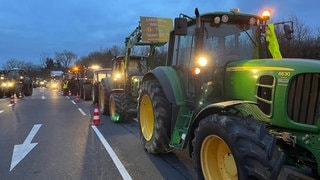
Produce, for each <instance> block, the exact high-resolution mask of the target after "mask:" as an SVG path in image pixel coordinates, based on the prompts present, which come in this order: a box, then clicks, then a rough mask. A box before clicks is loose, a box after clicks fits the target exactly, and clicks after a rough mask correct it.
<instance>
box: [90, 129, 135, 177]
mask: <svg viewBox="0 0 320 180" xmlns="http://www.w3.org/2000/svg"><path fill="white" fill-rule="evenodd" d="M91 127H92V129H93V130H94V132H95V133H96V134H97V136H98V137H99V139H100V141H101V143H102V144H103V146H104V148H105V149H106V150H107V152H108V153H109V155H110V157H111V159H112V161H113V163H114V164H115V165H116V167H117V168H118V171H119V172H120V174H121V176H122V178H123V179H125V180H132V178H131V176H130V174H129V173H128V171H127V170H126V168H125V167H124V166H123V164H122V163H121V161H120V160H119V158H118V156H117V155H116V153H115V152H114V151H113V149H112V148H111V146H110V145H109V143H108V142H107V140H106V139H105V138H104V137H103V135H102V134H101V132H100V131H99V130H98V128H97V127H96V126H95V125H92V126H91Z"/></svg>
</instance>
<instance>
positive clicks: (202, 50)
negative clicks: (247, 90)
mask: <svg viewBox="0 0 320 180" xmlns="http://www.w3.org/2000/svg"><path fill="white" fill-rule="evenodd" d="M180 16H181V17H179V18H176V19H175V28H174V31H173V32H171V35H170V46H171V48H169V52H168V65H171V66H173V67H175V68H176V69H177V72H178V75H179V76H180V77H181V78H180V79H182V80H183V82H182V83H183V86H184V90H185V94H184V95H185V97H186V98H187V99H188V102H189V103H190V105H191V106H194V105H195V104H198V103H194V102H195V101H198V102H199V103H200V105H201V104H202V103H204V102H206V101H207V102H208V103H212V102H218V101H220V100H221V98H222V97H223V95H224V94H223V92H224V91H223V88H224V87H223V83H222V82H223V78H224V70H225V67H226V65H227V64H228V63H229V62H232V61H239V60H250V59H263V58H270V57H271V56H272V55H273V54H271V53H270V52H269V51H268V47H267V46H268V45H269V43H268V42H267V41H266V30H267V20H268V19H269V16H270V15H268V14H265V15H263V16H257V15H252V14H244V13H240V12H239V11H238V9H233V10H232V11H231V12H214V13H208V14H204V15H201V16H200V15H199V12H198V10H197V9H196V17H195V18H190V17H188V16H186V15H183V14H182V15H180ZM270 44H271V43H270ZM186 76H187V78H186ZM182 77H183V78H182ZM194 108H195V107H192V109H194Z"/></svg>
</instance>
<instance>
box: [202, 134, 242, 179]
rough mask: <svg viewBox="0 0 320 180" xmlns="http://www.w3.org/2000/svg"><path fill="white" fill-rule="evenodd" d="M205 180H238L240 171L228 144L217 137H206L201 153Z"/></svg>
mask: <svg viewBox="0 0 320 180" xmlns="http://www.w3.org/2000/svg"><path fill="white" fill-rule="evenodd" d="M200 160H201V168H202V173H203V175H204V177H205V179H232V180H236V179H238V171H237V166H236V163H235V160H234V158H233V155H232V152H231V151H230V149H229V147H228V145H227V143H226V142H225V141H224V140H222V139H221V138H219V137H218V136H215V135H210V136H208V137H206V138H205V139H204V141H203V143H202V147H201V151H200Z"/></svg>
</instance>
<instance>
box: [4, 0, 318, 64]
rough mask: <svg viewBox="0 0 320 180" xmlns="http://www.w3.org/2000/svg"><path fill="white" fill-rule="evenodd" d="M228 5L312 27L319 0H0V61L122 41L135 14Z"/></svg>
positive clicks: (32, 59) (121, 43)
mask: <svg viewBox="0 0 320 180" xmlns="http://www.w3.org/2000/svg"><path fill="white" fill-rule="evenodd" d="M196 7H197V8H198V9H199V11H200V13H207V12H211V11H229V10H230V9H232V8H236V7H237V8H240V11H241V12H246V13H254V14H259V13H260V12H261V11H262V9H264V8H268V9H270V10H271V12H272V17H271V20H274V21H276V20H278V21H281V20H287V19H288V18H289V17H292V16H296V17H297V18H298V19H299V20H301V21H302V22H304V23H305V24H307V25H308V26H310V28H313V29H317V28H318V27H320V21H319V20H317V19H318V17H319V15H320V11H319V6H318V0H150V1H148V0H49V1H47V0H0V67H1V64H3V63H4V62H6V61H7V60H8V59H12V58H13V59H17V60H22V61H27V62H33V63H34V64H40V58H41V57H43V56H49V57H54V54H55V52H61V51H63V50H68V51H72V52H74V53H75V54H76V55H77V56H78V57H83V56H86V55H88V54H89V53H90V52H93V51H99V50H103V49H105V48H110V47H112V46H113V45H117V46H124V38H125V37H126V36H127V35H129V33H131V32H132V31H133V30H134V28H135V27H136V26H137V25H138V23H139V18H140V16H146V17H166V18H172V19H173V18H175V17H177V16H178V15H179V14H180V13H184V14H187V15H189V16H194V9H195V8H196Z"/></svg>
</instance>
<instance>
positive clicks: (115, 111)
mask: <svg viewBox="0 0 320 180" xmlns="http://www.w3.org/2000/svg"><path fill="white" fill-rule="evenodd" d="M123 101H125V99H124V94H123V93H111V95H110V100H109V112H110V119H111V120H112V121H114V122H119V121H124V120H125V119H124V118H125V117H124V110H123V109H122V103H123Z"/></svg>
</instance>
